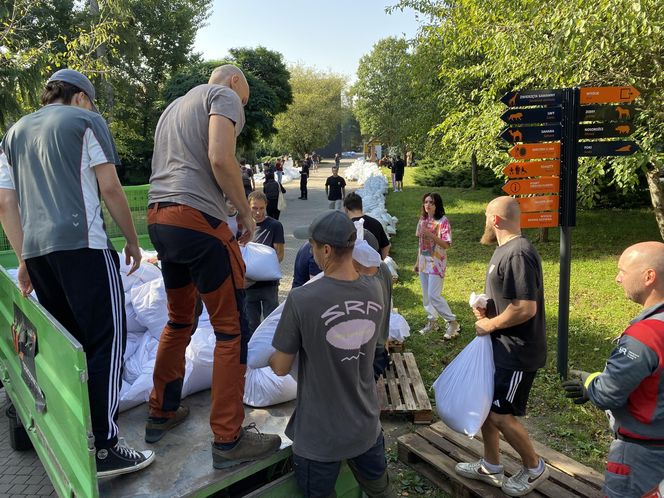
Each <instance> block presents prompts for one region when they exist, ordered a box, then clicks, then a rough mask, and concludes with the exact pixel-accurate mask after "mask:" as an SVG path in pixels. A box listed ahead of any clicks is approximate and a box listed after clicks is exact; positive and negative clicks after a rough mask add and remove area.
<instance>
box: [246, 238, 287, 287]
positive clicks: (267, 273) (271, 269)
mask: <svg viewBox="0 0 664 498" xmlns="http://www.w3.org/2000/svg"><path fill="white" fill-rule="evenodd" d="M240 251H241V252H242V259H243V260H244V264H245V266H246V267H247V273H246V275H245V276H246V278H248V279H249V280H254V281H255V282H264V281H271V280H280V279H281V267H280V266H279V258H278V257H277V252H276V251H275V250H274V249H272V248H271V247H270V246H266V245H263V244H258V243H256V242H249V243H247V244H246V245H244V246H241V247H240Z"/></svg>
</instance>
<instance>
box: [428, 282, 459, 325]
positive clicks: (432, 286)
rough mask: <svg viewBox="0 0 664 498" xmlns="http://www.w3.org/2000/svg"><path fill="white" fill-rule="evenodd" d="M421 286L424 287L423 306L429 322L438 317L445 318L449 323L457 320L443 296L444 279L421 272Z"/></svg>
mask: <svg viewBox="0 0 664 498" xmlns="http://www.w3.org/2000/svg"><path fill="white" fill-rule="evenodd" d="M420 284H421V285H422V305H423V306H424V309H425V310H426V312H427V314H428V317H429V320H435V319H436V318H438V317H443V318H444V319H445V320H446V321H448V322H453V321H454V320H456V315H455V314H454V313H452V310H451V309H450V305H449V304H447V301H446V300H445V298H444V297H443V296H442V295H441V292H443V277H441V276H439V275H433V274H430V273H421V272H420Z"/></svg>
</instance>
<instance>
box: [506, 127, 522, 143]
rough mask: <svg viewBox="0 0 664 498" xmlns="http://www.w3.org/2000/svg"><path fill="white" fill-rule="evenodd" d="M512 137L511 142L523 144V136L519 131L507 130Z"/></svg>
mask: <svg viewBox="0 0 664 498" xmlns="http://www.w3.org/2000/svg"><path fill="white" fill-rule="evenodd" d="M507 133H509V134H510V137H512V142H523V134H522V133H521V132H520V131H519V130H507Z"/></svg>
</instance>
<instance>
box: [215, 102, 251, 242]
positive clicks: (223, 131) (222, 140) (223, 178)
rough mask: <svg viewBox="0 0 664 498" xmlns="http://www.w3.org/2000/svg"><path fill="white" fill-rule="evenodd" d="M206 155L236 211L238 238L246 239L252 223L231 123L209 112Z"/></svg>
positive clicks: (244, 240)
mask: <svg viewBox="0 0 664 498" xmlns="http://www.w3.org/2000/svg"><path fill="white" fill-rule="evenodd" d="M208 140H209V145H208V158H209V159H210V166H211V167H212V173H213V174H214V178H215V180H217V184H218V185H219V187H221V189H222V190H223V191H224V194H225V195H226V197H227V198H228V199H229V200H230V201H231V202H232V203H233V205H234V206H235V207H236V208H237V211H238V217H237V219H238V222H239V224H240V225H241V226H242V229H243V233H242V236H241V237H240V240H239V242H242V243H246V242H248V241H249V240H251V238H252V237H253V235H254V230H255V229H256V223H255V222H254V220H253V218H252V217H251V210H250V209H249V203H248V202H247V198H246V197H245V195H244V186H243V185H242V175H241V173H240V164H239V163H238V162H237V159H236V158H235V126H234V125H233V122H232V121H231V120H230V119H228V118H227V117H224V116H219V115H217V114H215V115H212V116H210V126H209V131H208Z"/></svg>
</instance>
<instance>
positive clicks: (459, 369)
mask: <svg viewBox="0 0 664 498" xmlns="http://www.w3.org/2000/svg"><path fill="white" fill-rule="evenodd" d="M494 370H495V369H494V364H493V347H492V346H491V338H490V337H489V336H488V335H485V336H481V337H475V339H473V340H472V341H471V342H470V344H468V345H467V346H466V347H465V348H464V349H463V351H461V353H459V354H458V355H457V357H456V358H454V360H452V362H451V363H450V364H449V365H447V367H446V368H445V369H444V370H443V373H441V374H440V376H439V377H438V379H436V382H434V383H433V390H434V393H435V394H436V411H437V412H438V415H439V416H440V418H441V419H442V421H443V422H445V424H446V425H447V426H448V427H450V428H451V429H453V430H455V431H457V432H460V433H461V434H466V435H467V436H470V437H473V436H474V435H475V434H477V433H478V432H479V431H480V429H481V428H482V424H483V423H484V421H485V420H486V418H487V416H488V415H489V410H490V409H491V402H492V400H493V375H494Z"/></svg>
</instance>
